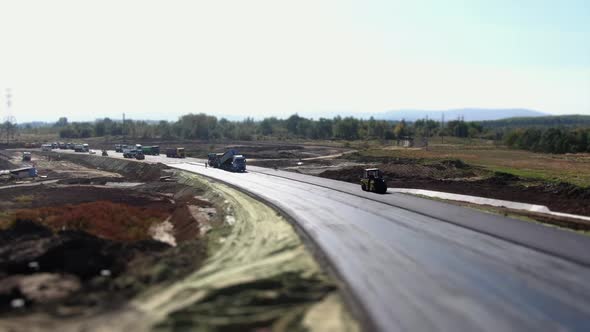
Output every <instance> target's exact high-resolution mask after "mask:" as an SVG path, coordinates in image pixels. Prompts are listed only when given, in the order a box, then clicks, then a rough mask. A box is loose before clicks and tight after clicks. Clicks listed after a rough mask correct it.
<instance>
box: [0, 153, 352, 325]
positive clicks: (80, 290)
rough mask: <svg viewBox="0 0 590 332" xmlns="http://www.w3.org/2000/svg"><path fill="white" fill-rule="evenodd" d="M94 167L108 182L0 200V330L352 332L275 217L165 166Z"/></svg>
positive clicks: (333, 292)
mask: <svg viewBox="0 0 590 332" xmlns="http://www.w3.org/2000/svg"><path fill="white" fill-rule="evenodd" d="M88 157H90V158H88V159H85V162H84V166H85V167H86V168H87V170H88V172H90V173H91V172H92V171H93V170H96V168H97V167H99V168H100V170H99V171H100V172H102V173H101V176H100V177H93V176H92V175H89V176H88V177H84V176H81V173H80V172H84V170H83V169H76V176H74V177H68V175H67V174H66V173H67V172H62V173H60V179H61V180H60V181H59V182H57V183H52V184H50V185H41V186H37V187H35V189H34V192H31V191H30V190H31V189H30V188H26V187H16V188H7V189H1V188H0V196H1V197H0V198H1V201H2V202H3V206H2V207H1V208H2V210H1V211H2V214H1V219H2V223H1V225H2V227H1V230H0V240H1V241H0V243H1V244H0V283H1V285H2V286H0V302H1V304H2V307H1V309H0V330H1V331H3V330H7V331H46V330H60V331H80V330H85V331H124V330H126V331H130V330H131V331H137V330H139V331H142V330H161V331H167V330H203V331H210V330H236V331H250V330H261V329H263V330H266V329H269V330H275V331H293V330H322V331H323V330H333V331H346V330H357V329H358V325H357V324H356V323H355V321H354V320H353V319H352V318H351V315H350V314H349V312H348V310H347V309H346V307H345V306H344V304H343V301H342V298H341V295H340V290H339V285H338V284H337V283H336V282H335V281H334V280H333V279H331V278H330V277H329V276H328V275H326V274H325V273H324V272H323V271H322V270H321V269H320V267H319V265H318V264H317V262H316V261H315V260H314V258H313V257H312V255H311V254H310V253H309V252H308V251H307V250H306V248H305V246H304V245H303V243H302V242H301V240H300V239H299V237H298V235H297V234H296V232H295V231H294V229H293V228H292V226H291V225H290V224H289V223H288V222H287V221H286V220H285V219H284V218H283V217H281V216H280V215H279V214H278V213H277V212H276V211H275V210H273V209H272V208H270V207H268V206H266V205H265V204H263V203H261V202H259V201H257V200H255V199H253V198H251V197H250V196H248V195H245V194H243V193H241V192H239V191H237V190H234V189H232V188H229V187H227V186H224V185H222V184H219V183H213V182H210V181H208V180H206V179H204V178H202V177H199V176H196V175H194V174H190V173H185V172H180V171H174V170H170V169H167V167H166V166H165V165H161V164H160V165H155V164H152V165H149V164H143V163H137V162H133V161H125V160H114V159H110V158H92V157H93V156H88ZM34 158H35V156H34ZM37 158H39V161H41V159H42V157H39V156H37ZM75 158H81V157H80V156H76V157H75ZM55 160H56V158H54V159H52V161H51V162H52V163H53V162H54V161H55ZM109 160H110V161H112V162H113V163H109V162H107V161H109ZM72 161H75V162H76V165H79V164H78V163H77V162H78V161H77V160H70V159H69V158H68V157H67V156H63V155H62V156H60V158H59V162H60V163H66V164H68V163H72ZM98 163H100V164H98ZM39 164H42V163H39ZM54 165H55V164H54ZM109 165H113V167H110V166H109ZM143 165H147V166H143ZM148 167H152V169H149V168H148ZM154 169H155V170H154ZM137 170H140V171H141V174H140V175H137V174H136V175H134V174H133V172H136V171H137ZM40 172H41V173H43V172H44V170H43V167H41V169H40ZM109 172H110V173H111V176H108V174H106V173H109ZM113 172H116V173H113ZM58 173H59V172H58ZM90 173H89V174H90ZM46 174H47V173H46ZM146 174H149V176H147V175H146ZM160 178H163V179H166V182H162V181H159V180H160ZM129 181H135V182H133V183H129ZM139 181H141V182H139ZM27 190H29V191H28V192H27ZM60 199H62V200H61V201H60Z"/></svg>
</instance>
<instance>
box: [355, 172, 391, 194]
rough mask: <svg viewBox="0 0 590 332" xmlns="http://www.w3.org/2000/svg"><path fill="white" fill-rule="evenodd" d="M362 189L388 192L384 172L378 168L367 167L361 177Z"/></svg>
mask: <svg viewBox="0 0 590 332" xmlns="http://www.w3.org/2000/svg"><path fill="white" fill-rule="evenodd" d="M361 189H362V190H363V191H370V192H374V193H378V194H385V193H386V192H387V183H385V179H383V173H381V171H380V170H379V169H378V168H367V169H365V171H364V172H363V176H362V177H361Z"/></svg>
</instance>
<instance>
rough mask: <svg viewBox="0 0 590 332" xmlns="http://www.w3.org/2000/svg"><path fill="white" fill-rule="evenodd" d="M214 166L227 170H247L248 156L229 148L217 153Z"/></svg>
mask: <svg viewBox="0 0 590 332" xmlns="http://www.w3.org/2000/svg"><path fill="white" fill-rule="evenodd" d="M220 155H221V156H220ZM212 166H213V167H215V168H221V169H224V170H226V171H232V172H245V171H246V157H244V156H242V155H241V154H239V153H238V151H237V150H234V149H229V150H227V151H226V152H225V153H223V154H219V153H216V154H215V160H213V165H212Z"/></svg>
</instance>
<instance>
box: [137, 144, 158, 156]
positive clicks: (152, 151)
mask: <svg viewBox="0 0 590 332" xmlns="http://www.w3.org/2000/svg"><path fill="white" fill-rule="evenodd" d="M141 151H143V154H147V155H150V156H159V155H160V147H159V146H158V145H153V146H143V147H142V148H141Z"/></svg>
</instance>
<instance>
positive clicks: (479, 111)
mask: <svg viewBox="0 0 590 332" xmlns="http://www.w3.org/2000/svg"><path fill="white" fill-rule="evenodd" d="M443 114H444V117H445V121H450V120H457V119H459V118H463V120H465V121H484V120H499V119H506V118H514V117H538V116H548V115H550V114H546V113H542V112H538V111H535V110H530V109H525V108H497V109H496V108H457V109H449V110H440V111H436V110H415V109H410V110H394V111H387V112H381V113H354V112H341V113H337V112H330V113H321V114H317V113H316V114H311V113H305V114H300V115H301V116H304V117H313V118H314V119H317V118H319V117H325V118H333V117H334V116H337V115H340V116H342V117H346V116H352V117H355V118H362V119H368V118H370V117H373V118H375V119H378V120H393V121H395V120H397V121H400V120H402V119H404V120H406V121H416V120H420V119H424V118H426V117H428V118H429V119H433V120H436V121H440V120H441V119H442V116H443Z"/></svg>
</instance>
